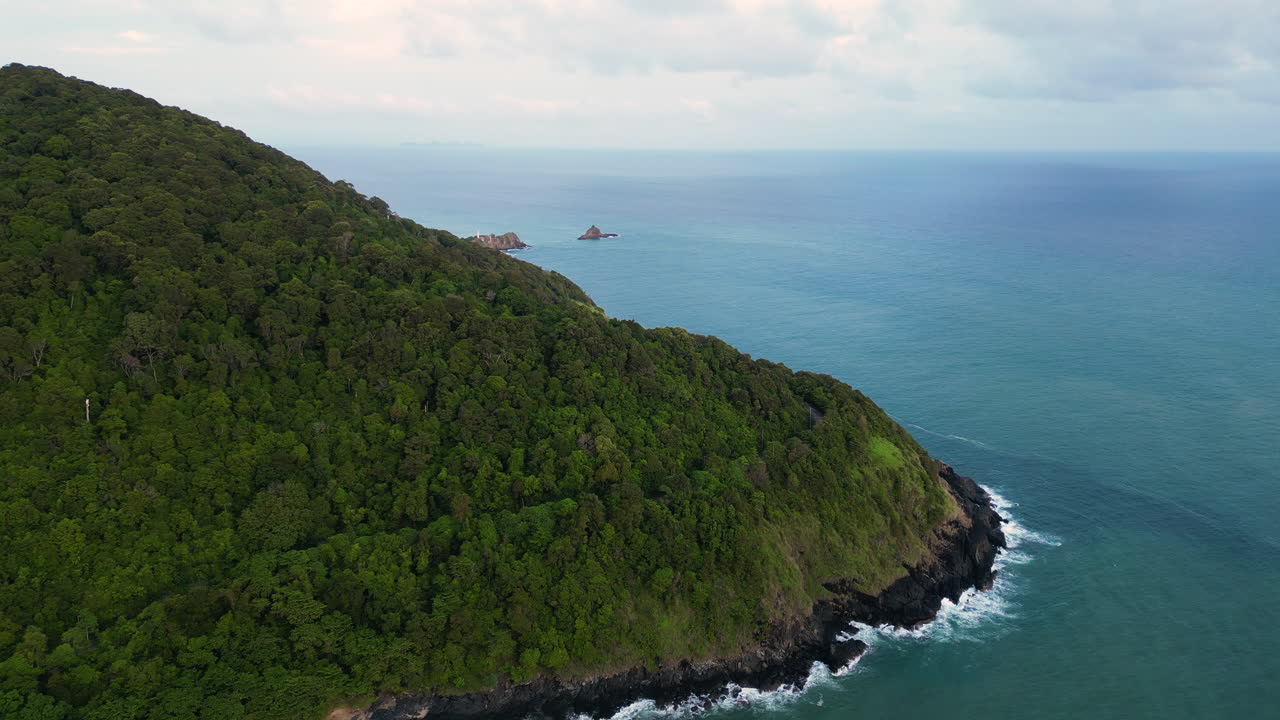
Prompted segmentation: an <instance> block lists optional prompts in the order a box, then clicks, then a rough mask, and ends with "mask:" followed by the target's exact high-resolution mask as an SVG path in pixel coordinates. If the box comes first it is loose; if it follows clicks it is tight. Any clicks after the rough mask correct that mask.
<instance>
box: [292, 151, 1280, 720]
mask: <svg viewBox="0 0 1280 720" xmlns="http://www.w3.org/2000/svg"><path fill="white" fill-rule="evenodd" d="M286 149H287V150H289V151H290V152H291V153H292V154H294V155H295V156H297V157H300V158H301V159H303V160H304V161H306V162H308V163H310V164H311V165H312V166H313V167H316V168H317V169H318V170H320V171H321V172H323V173H325V174H326V175H327V176H329V177H330V178H332V179H345V180H348V181H350V182H353V183H354V184H355V185H356V186H357V187H358V188H360V189H361V190H362V191H363V192H365V193H367V194H373V195H378V196H380V197H382V198H383V199H385V200H387V201H388V202H389V203H390V204H391V207H392V208H393V209H395V210H396V211H397V212H399V213H400V214H401V215H404V216H407V217H411V218H414V219H415V220H418V221H420V222H422V223H423V224H425V225H428V226H431V227H439V228H445V229H448V230H451V231H454V232H455V233H457V234H459V235H471V234H474V233H475V232H477V231H478V232H485V233H489V232H497V233H501V232H506V231H515V232H516V233H518V234H519V235H520V237H521V238H522V239H524V240H525V241H526V242H528V243H529V244H530V245H532V246H533V247H532V248H531V249H528V250H524V251H520V252H517V253H515V255H516V256H517V257H519V258H520V259H522V260H525V261H528V262H531V263H535V264H537V265H540V266H542V267H545V268H550V269H553V270H556V271H558V272H560V273H563V274H564V275H566V276H568V277H569V278H571V279H572V280H574V281H575V282H577V283H578V284H579V285H580V286H581V287H582V288H583V289H584V290H586V292H587V293H588V294H590V295H591V297H592V298H594V299H595V301H596V302H597V303H599V304H600V305H601V306H603V307H604V309H605V310H606V311H607V312H608V313H609V314H610V315H611V316H613V317H618V318H633V319H635V320H637V321H639V322H641V323H643V324H645V325H649V326H662V325H677V326H681V327H685V328H688V329H689V330H691V331H694V332H699V333H706V334H713V335H718V336H720V337H721V338H724V339H725V340H727V341H728V342H730V343H732V344H733V345H735V346H737V347H738V348H740V349H741V350H743V351H745V352H748V353H751V354H752V355H754V356H759V357H765V358H769V359H771V360H774V361H779V362H784V363H786V364H787V365H789V366H790V367H792V368H795V369H807V370H815V371H820V372H825V373H830V374H831V375H834V376H836V377H838V378H840V379H842V380H844V381H846V382H848V383H849V384H851V385H853V386H855V387H857V388H859V389H861V390H863V391H864V392H866V393H867V394H868V395H870V396H871V397H872V398H873V399H874V400H876V401H877V402H878V403H879V404H880V405H881V407H883V408H884V409H885V410H886V411H887V412H889V413H890V414H891V415H892V416H893V417H894V418H896V419H897V420H898V421H899V422H900V423H902V424H903V425H904V426H905V427H907V428H908V429H909V430H911V432H913V433H914V434H915V436H916V437H917V438H918V439H919V440H920V442H921V443H922V444H923V445H924V446H925V447H926V448H928V449H929V451H930V452H931V453H932V454H933V455H935V456H936V457H939V458H942V459H944V460H946V461H947V462H949V463H951V464H952V465H954V466H955V467H956V468H957V469H958V470H959V471H960V472H961V473H962V474H967V475H971V476H972V477H974V478H975V479H977V480H978V481H979V482H980V483H981V484H983V485H985V486H986V487H988V488H990V489H991V490H993V491H994V492H995V493H996V494H997V496H998V498H999V499H1000V502H1001V506H1002V508H1003V509H1004V512H1005V513H1006V514H1007V515H1008V516H1009V517H1010V518H1012V524H1011V527H1010V537H1011V545H1013V547H1011V549H1010V551H1009V552H1008V553H1006V554H1005V555H1004V556H1003V557H1002V558H1001V560H1000V564H1001V572H1000V577H999V580H998V582H997V584H996V587H995V588H994V589H993V590H992V591H991V592H989V593H983V594H974V595H970V596H967V597H965V598H964V599H963V600H962V602H961V603H960V604H959V605H958V606H950V607H947V608H945V609H944V612H943V614H942V616H941V617H940V618H939V620H938V621H936V622H935V623H933V624H931V625H929V626H926V627H925V628H924V629H923V630H921V631H917V632H912V633H908V632H895V631H884V630H875V629H863V630H862V631H861V632H860V633H859V637H863V638H864V639H867V641H868V642H869V643H870V645H871V649H870V651H869V652H868V653H867V654H866V655H865V656H864V657H863V658H862V659H861V660H860V661H859V662H858V663H857V664H856V665H854V666H853V667H851V668H845V669H843V670H841V671H840V672H839V673H836V674H833V673H829V672H825V671H816V672H815V674H814V676H813V677H812V678H811V680H812V682H811V683H810V684H809V687H808V688H806V689H805V690H804V691H801V692H794V693H785V692H783V693H772V694H758V693H752V692H750V691H746V694H745V697H747V698H749V699H751V704H750V705H742V704H737V703H731V704H727V705H725V706H723V707H721V708H720V709H717V710H714V711H712V713H711V715H710V716H711V717H713V718H724V719H728V718H890V717H892V718H953V719H954V718H991V717H1001V718H1037V719H1047V718H1083V717H1088V718H1246V717H1249V718H1251V717H1264V716H1265V717H1280V156H1275V155H1271V156H1268V155H1211V154H1168V155H1159V154H1139V155H1120V154H1097V155H1091V154H1043V155H1029V154H893V153H698V152H603V151H600V152H593V151H541V150H539V151H534V150H497V149H483V148H480V149H449V148H383V149H370V148H348V149H335V148H305V147H304V148H286ZM591 224H596V225H599V226H600V227H601V228H602V229H603V230H605V231H607V232H617V233H619V234H620V237H618V238H613V239H607V240H598V241H579V240H576V239H575V238H576V237H577V236H578V235H579V234H580V233H582V231H583V230H585V229H586V228H587V226H589V225H591ZM623 715H624V716H630V717H636V718H641V717H650V716H655V715H656V714H655V713H654V711H653V710H652V709H651V708H649V707H647V706H646V705H644V704H639V705H637V706H635V707H632V708H629V709H628V710H627V711H625V712H624V713H623Z"/></svg>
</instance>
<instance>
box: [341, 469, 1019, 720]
mask: <svg viewBox="0 0 1280 720" xmlns="http://www.w3.org/2000/svg"><path fill="white" fill-rule="evenodd" d="M939 475H940V477H941V478H942V479H943V480H944V481H946V483H947V485H948V487H949V488H950V490H951V494H952V496H954V497H955V499H956V502H957V504H958V505H959V506H960V510H961V516H960V517H959V518H958V519H956V520H953V521H951V522H950V523H948V524H947V525H946V526H944V527H943V528H942V529H941V530H940V531H939V534H938V537H937V543H936V545H935V551H934V553H933V555H932V557H931V558H930V559H929V560H928V561H926V562H925V563H922V564H921V565H919V566H917V567H913V568H908V572H907V575H906V576H905V577H903V578H901V579H899V580H897V581H896V582H894V583H893V584H891V585H890V586H889V587H887V588H885V589H884V590H883V591H881V592H880V593H879V594H878V595H868V594H865V593H862V592H860V591H859V590H858V589H857V588H856V583H855V581H852V580H843V581H839V582H834V583H829V584H828V585H827V586H826V587H827V589H828V590H830V591H831V592H832V593H833V594H834V597H833V598H831V599H829V600H824V601H821V602H819V603H817V604H816V605H815V606H814V609H813V614H812V615H811V616H810V617H809V618H807V619H804V620H797V621H794V622H792V623H790V624H785V625H780V626H776V627H774V628H773V631H772V633H771V635H770V637H769V638H767V639H766V641H765V642H764V643H763V644H762V645H761V647H760V648H759V649H757V650H755V651H753V652H751V653H748V654H746V655H742V656H740V657H736V658H732V659H726V660H717V661H712V662H705V663H690V662H687V661H686V662H682V663H680V664H679V665H674V666H670V667H660V668H658V669H657V670H647V669H645V668H635V669H632V670H628V671H626V672H622V673H617V674H614V675H607V676H604V677H600V678H595V679H591V680H586V681H583V682H579V683H573V684H563V683H559V682H555V681H551V680H546V679H542V680H536V681H533V682H529V683H524V684H520V685H509V684H508V685H500V686H499V687H497V688H495V689H493V690H491V691H488V692H483V693H470V694H465V695H450V696H425V695H400V696H388V697H384V698H382V699H381V700H380V701H379V702H378V703H376V704H375V705H374V706H373V707H370V708H368V709H365V710H358V711H345V712H343V713H342V717H344V718H347V719H348V720H408V719H409V718H425V717H429V718H457V719H459V720H461V719H463V718H467V719H471V720H479V719H481V718H485V719H488V718H495V719H496V718H518V717H524V716H526V715H529V714H535V715H544V716H548V717H553V718H560V717H565V716H567V715H569V714H571V713H580V712H589V713H593V714H596V715H597V716H608V715H609V714H611V713H613V712H616V711H617V710H618V709H620V708H622V707H625V706H626V705H628V704H630V703H632V702H635V701H636V700H638V699H640V698H649V699H652V700H654V701H655V702H656V703H657V704H658V705H659V706H665V705H673V704H676V703H680V702H683V701H684V700H686V699H688V698H690V697H707V698H708V699H710V698H713V697H716V696H719V695H722V694H723V692H724V690H725V688H726V686H728V685H729V684H731V683H732V684H736V685H739V686H743V687H756V688H760V689H762V690H772V689H777V688H779V687H782V686H784V685H788V684H794V685H798V684H802V683H803V682H804V681H805V679H806V678H807V677H808V674H809V669H810V667H811V666H812V665H813V663H814V662H815V661H818V662H822V663H825V664H827V665H828V666H830V667H833V668H840V667H843V666H845V665H847V664H848V663H849V662H851V661H852V660H853V659H854V658H857V657H858V656H859V655H861V654H862V652H863V651H864V650H866V647H867V646H866V644H865V643H863V642H862V641H860V640H858V639H856V638H849V637H848V635H846V633H848V632H849V631H850V623H851V622H854V621H857V622H862V623H867V624H869V625H882V624H891V625H897V626H900V627H908V628H910V627H916V626H918V625H920V624H922V623H925V622H928V621H929V620H931V619H933V617H934V616H935V615H936V614H937V612H938V610H939V608H941V607H942V600H943V598H949V599H951V600H952V601H955V600H958V599H959V598H960V595H961V593H963V592H964V591H965V590H967V589H968V588H971V587H977V588H979V589H988V588H989V587H990V586H991V582H992V580H993V579H994V578H995V573H994V571H993V570H992V564H993V563H994V562H995V557H996V552H997V551H998V550H999V549H1000V548H1003V547H1004V545H1005V539H1004V532H1003V531H1001V529H1000V523H1002V522H1003V518H1001V517H1000V515H999V514H997V513H996V511H995V509H994V508H992V507H991V496H990V495H988V494H987V492H986V491H985V490H983V489H982V488H981V487H978V485H977V483H975V482H974V481H973V480H971V479H970V478H967V477H962V476H960V475H958V474H957V473H956V472H955V471H954V470H952V469H951V468H950V467H948V466H945V465H943V466H941V468H940V472H939ZM336 714H337V711H335V716H336Z"/></svg>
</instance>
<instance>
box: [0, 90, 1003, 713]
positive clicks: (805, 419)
mask: <svg viewBox="0 0 1280 720" xmlns="http://www.w3.org/2000/svg"><path fill="white" fill-rule="evenodd" d="M0 98H3V101H0V139H2V141H0V268H4V272H0V478H4V482H0V518H3V521H2V522H0V547H2V548H4V553H3V554H2V555H0V716H3V717H9V718H49V719H50V720H54V719H57V720H92V719H95V718H117V717H121V718H140V717H157V718H159V717H163V718H195V717H200V718H203V719H205V720H214V719H217V720H240V719H241V718H253V720H296V719H298V718H310V719H318V718H322V717H326V716H327V717H330V718H333V719H334V720H336V719H337V718H347V720H354V719H355V718H360V719H361V720H409V719H410V718H422V717H430V718H431V720H442V719H446V720H447V719H448V718H467V719H468V720H476V719H477V718H493V719H497V718H517V717H524V716H526V715H527V714H530V713H534V714H536V713H544V714H547V715H551V716H553V717H565V716H567V715H570V714H573V713H578V712H593V713H603V714H605V715H608V714H609V713H611V712H613V711H614V710H616V709H617V708H619V707H621V706H623V705H625V704H627V703H630V702H631V701H633V700H635V699H637V698H640V697H645V698H653V699H654V700H655V701H657V702H658V703H659V704H670V703H672V702H678V701H680V700H683V699H684V698H686V697H688V696H689V694H690V693H697V694H710V693H718V692H722V691H723V690H724V689H725V688H726V687H727V686H728V685H729V684H730V683H735V684H737V685H739V686H751V687H760V688H770V687H777V686H778V685H779V684H781V683H791V682H797V683H799V682H803V681H804V678H805V676H806V674H807V673H808V671H809V669H810V667H811V666H812V664H813V662H814V661H815V660H816V661H821V662H823V663H826V664H828V665H830V666H832V667H841V666H843V665H845V664H847V663H848V662H849V661H850V660H851V659H852V658H854V657H856V656H857V655H858V654H859V653H861V652H862V651H863V650H865V648H866V645H865V644H864V643H863V642H862V641H861V640H860V639H858V638H856V637H851V635H850V631H849V630H850V628H849V622H850V621H852V620H858V621H861V622H865V623H868V624H873V625H878V624H881V623H889V624H893V625H897V626H900V627H915V626H917V625H919V624H920V623H923V622H926V621H928V620H929V619H930V618H932V617H933V616H934V615H935V614H936V613H937V611H938V609H939V607H941V604H942V602H943V600H944V598H949V599H951V600H955V599H957V598H958V597H959V596H960V594H961V593H962V592H964V591H965V590H966V589H968V588H971V587H979V588H982V587H986V586H988V585H989V584H990V583H991V581H992V578H993V562H994V559H995V557H996V554H997V552H998V551H999V548H1001V547H1003V546H1004V544H1005V540H1004V536H1003V533H1002V531H1001V529H1000V525H1001V522H1002V520H1001V518H1000V516H999V515H997V514H996V512H995V510H994V509H993V508H992V506H991V498H990V497H989V496H988V495H987V493H985V492H984V491H982V489H981V488H980V487H978V486H977V485H976V484H974V482H973V481H972V480H970V479H968V478H965V477H963V476H961V475H959V474H958V473H956V472H955V471H953V470H952V469H951V468H950V467H948V466H947V465H945V464H943V463H941V462H939V461H937V460H935V459H934V458H932V457H930V456H929V454H928V452H926V451H925V449H924V448H923V447H921V446H920V444H919V443H918V442H917V441H916V440H915V439H914V438H913V437H912V436H911V434H910V433H908V432H907V431H906V430H905V429H904V428H903V427H902V426H901V425H899V424H898V423H896V422H894V420H893V419H892V418H891V417H889V415H887V414H886V413H885V412H884V411H883V410H882V409H880V407H878V406H877V405H876V404H875V403H874V402H872V401H871V399H870V398H868V397H867V396H865V395H863V394H862V393H860V392H858V391H857V390H855V389H853V388H852V387H850V386H849V385H847V384H845V383H844V382H841V381H839V380H837V379H836V378H833V377H831V376H829V375H820V374H815V373H809V372H795V371H792V370H791V369H790V368H788V367H786V366H785V365H780V364H777V363H772V362H769V361H767V360H762V359H759V358H753V357H751V356H750V355H747V354H745V353H742V352H741V351H739V350H738V349H736V348H734V347H732V346H731V345H729V344H728V343H725V342H724V341H722V340H719V339H717V338H715V337H710V336H706V335H698V334H694V333H690V332H688V331H686V330H684V329H682V328H672V327H665V328H653V329H650V328H645V327H643V326H641V325H640V324H638V323H636V322H633V321H631V320H621V319H616V318H610V317H608V315H606V314H605V313H604V312H603V311H602V310H601V309H600V308H599V307H597V306H596V304H595V303H594V302H593V301H592V299H591V298H590V297H589V296H588V295H587V294H586V293H585V292H583V290H582V289H581V288H579V287H578V286H577V285H575V284H573V283H572V282H571V281H570V280H569V279H568V278H566V277H564V276H562V275H560V274H558V273H555V272H551V271H548V270H544V269H542V268H539V267H537V266H535V265H533V264H530V263H527V262H522V261H520V260H518V259H516V258H513V257H509V256H507V255H506V254H504V253H500V252H493V251H492V250H489V249H487V248H486V247H480V246H479V245H480V244H481V243H480V240H481V239H482V238H486V237H487V238H489V239H490V241H492V242H494V243H497V242H498V241H499V240H502V242H503V243H504V244H506V243H519V242H520V241H519V238H517V237H516V236H515V235H514V233H507V234H505V235H502V236H497V237H494V236H478V237H477V238H476V241H474V242H473V241H468V240H466V239H464V238H460V237H458V236H456V235H454V234H453V233H450V232H446V231H443V230H433V229H430V228H427V227H424V226H422V225H419V224H418V223H416V222H414V221H412V220H410V219H408V218H404V217H400V216H398V215H396V214H395V213H394V212H392V211H391V210H390V208H388V206H387V204H386V203H385V202H383V201H381V200H379V199H377V198H376V197H369V196H366V195H364V194H362V193H360V192H359V191H358V190H356V188H355V187H354V186H352V185H351V184H349V183H345V182H341V181H337V182H331V181H329V180H327V179H326V178H324V177H323V176H322V175H320V173H318V172H316V171H315V170H313V169H311V168H310V167H308V166H307V165H305V164H303V163H301V162H299V161H298V160H295V159H293V158H291V157H289V156H287V155H285V154H284V153H281V152H280V151H278V150H275V149H273V148H271V147H268V146H265V145H262V144H259V143H256V142H254V141H252V140H250V139H249V138H248V137H247V136H246V135H245V134H243V133H241V132H240V131H237V130H234V129H232V128H229V127H226V126H223V125H220V124H218V123H215V122H213V121H210V120H207V119H205V118H202V117H199V116H196V115H193V114H191V113H188V112H184V111H182V110H179V109H178V108H174V107H166V106H164V105H161V104H160V103H158V102H156V101H154V100H150V99H147V98H145V97H143V96H141V95H138V94H135V93H132V92H129V91H126V90H113V89H108V88H104V87H101V86H98V85H94V84H92V83H88V82H84V81H80V80H76V79H74V78H67V77H64V76H62V75H59V74H58V73H56V72H53V71H52V70H48V69H44V68H34V67H24V66H21V65H9V66H6V67H4V68H3V69H0ZM583 237H584V238H590V237H609V235H607V234H605V233H603V232H601V231H600V230H599V228H596V227H594V226H593V227H592V228H591V230H590V231H588V233H587V234H586V235H584V236H583ZM521 244H522V243H521ZM942 390H945V388H943V389H942ZM990 672H991V671H990V669H988V668H981V667H975V668H974V670H973V675H974V677H972V678H966V679H965V680H966V682H989V681H991V678H990V676H989V675H987V674H988V673H990Z"/></svg>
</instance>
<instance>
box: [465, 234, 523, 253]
mask: <svg viewBox="0 0 1280 720" xmlns="http://www.w3.org/2000/svg"><path fill="white" fill-rule="evenodd" d="M471 242H474V243H476V244H477V245H483V246H485V247H489V248H493V249H494V250H519V249H520V248H527V247H529V246H528V245H526V244H525V243H524V242H523V241H521V240H520V236H519V235H516V234H515V233H513V232H509V233H502V234H501V235H477V236H475V237H473V238H471Z"/></svg>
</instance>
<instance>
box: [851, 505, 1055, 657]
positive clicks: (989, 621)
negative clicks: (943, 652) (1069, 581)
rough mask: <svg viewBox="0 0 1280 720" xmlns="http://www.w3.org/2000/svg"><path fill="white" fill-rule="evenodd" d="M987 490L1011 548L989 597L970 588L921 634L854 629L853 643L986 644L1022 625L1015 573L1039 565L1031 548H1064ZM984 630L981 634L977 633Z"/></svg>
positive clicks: (998, 564) (1001, 558)
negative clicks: (994, 635) (1014, 625)
mask: <svg viewBox="0 0 1280 720" xmlns="http://www.w3.org/2000/svg"><path fill="white" fill-rule="evenodd" d="M983 489H984V490H986V491H987V493H988V494H989V495H990V496H991V505H992V506H993V507H994V508H995V509H996V512H998V513H1000V517H1002V518H1004V523H1003V524H1002V525H1001V529H1002V530H1004V536H1005V544H1006V548H1005V549H1004V550H1002V551H1000V553H999V554H997V555H996V559H995V562H994V563H993V564H992V569H994V570H995V571H996V578H995V581H994V582H993V583H992V585H991V588H990V589H989V590H984V591H978V590H976V589H974V588H970V589H968V590H966V591H965V592H964V593H963V594H961V595H960V599H959V600H958V601H956V602H951V601H950V600H948V599H943V601H942V607H941V608H939V610H938V615H937V617H935V618H934V619H933V620H932V621H930V622H928V623H926V624H924V625H922V626H920V627H918V628H913V629H906V628H898V627H893V626H891V625H883V626H880V627H871V626H869V625H866V624H863V623H854V627H856V628H857V629H858V632H857V633H856V634H855V635H854V637H856V638H858V639H859V640H862V641H863V642H865V643H866V644H867V646H868V652H870V651H871V649H873V648H875V647H876V645H877V644H880V643H883V642H886V641H893V640H933V641H944V642H952V641H962V642H981V641H982V640H983V639H985V638H989V637H990V636H991V634H992V633H993V632H995V633H997V634H999V633H1001V632H1005V631H1007V630H1008V629H1009V628H1010V626H1011V625H1012V623H1013V621H1014V620H1016V619H1017V617H1018V615H1017V613H1016V612H1015V605H1014V602H1013V597H1014V595H1015V590H1016V585H1017V573H1016V572H1014V571H1012V570H1011V569H1012V568H1016V567H1017V566H1020V565H1026V564H1027V563H1029V562H1031V561H1032V560H1033V559H1035V553H1034V550H1032V549H1030V548H1028V547H1027V546H1028V545H1044V546H1049V547H1058V546H1060V545H1062V540H1060V539H1059V538H1057V537H1054V536H1053V535H1050V534H1048V533H1041V532H1037V531H1035V530H1031V529H1030V528H1027V527H1026V526H1024V525H1022V524H1021V523H1019V522H1018V520H1017V519H1016V518H1014V517H1013V513H1012V510H1013V509H1014V508H1016V507H1017V506H1018V505H1017V503H1015V502H1012V501H1010V500H1008V499H1007V498H1005V497H1004V496H1003V495H1001V494H1000V493H999V492H997V491H995V490H992V489H990V488H983ZM979 629H980V630H981V632H976V631H977V630H979Z"/></svg>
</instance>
